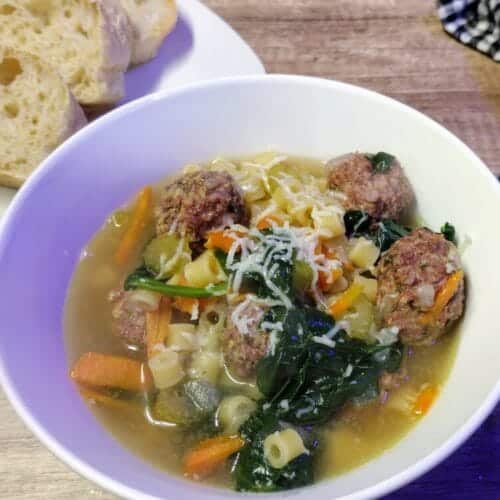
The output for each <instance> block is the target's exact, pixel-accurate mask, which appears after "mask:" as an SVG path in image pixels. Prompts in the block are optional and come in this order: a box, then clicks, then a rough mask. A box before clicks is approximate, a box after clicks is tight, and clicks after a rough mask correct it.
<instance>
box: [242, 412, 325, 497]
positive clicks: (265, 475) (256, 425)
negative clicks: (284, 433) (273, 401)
mask: <svg viewBox="0 0 500 500" xmlns="http://www.w3.org/2000/svg"><path fill="white" fill-rule="evenodd" d="M283 428H284V426H283V424H282V423H281V422H280V420H279V418H278V417H277V415H275V414H273V413H272V412H271V411H269V410H264V409H263V407H261V408H260V409H259V410H258V411H257V412H256V413H255V414H254V415H252V416H251V417H250V418H249V419H248V420H247V421H246V422H245V424H243V426H242V428H241V429H240V434H241V435H242V437H243V438H245V439H246V441H247V444H246V445H245V446H244V447H243V448H242V450H241V451H240V452H239V454H238V458H237V460H236V465H235V468H234V473H233V474H234V476H233V477H234V479H235V481H236V489H237V490H238V491H256V492H271V491H279V490H287V489H290V488H298V487H300V486H305V485H307V484H311V483H312V482H313V481H314V469H313V453H314V448H315V442H314V440H313V439H309V440H307V439H305V441H306V442H305V445H306V447H307V448H308V449H309V454H306V453H304V454H302V455H300V456H298V457H297V458H296V459H295V460H292V461H291V462H290V463H289V464H288V465H286V466H285V467H283V468H282V469H275V468H274V467H271V465H270V464H269V463H268V462H267V461H266V459H265V457H264V440H265V438H266V437H267V436H269V435H270V434H272V433H273V432H276V431H280V430H282V429H283ZM307 441H309V442H307Z"/></svg>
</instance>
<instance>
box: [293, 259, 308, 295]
mask: <svg viewBox="0 0 500 500" xmlns="http://www.w3.org/2000/svg"><path fill="white" fill-rule="evenodd" d="M312 280H313V270H312V269H311V266H310V265H309V264H308V263H307V262H304V261H303V260H296V261H295V264H294V266H293V274H292V286H293V289H294V290H295V291H296V292H299V293H300V292H304V291H306V290H309V289H310V288H311V283H312Z"/></svg>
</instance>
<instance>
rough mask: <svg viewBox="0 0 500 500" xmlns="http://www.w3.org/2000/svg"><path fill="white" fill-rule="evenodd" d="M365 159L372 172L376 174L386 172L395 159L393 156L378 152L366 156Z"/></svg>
mask: <svg viewBox="0 0 500 500" xmlns="http://www.w3.org/2000/svg"><path fill="white" fill-rule="evenodd" d="M366 157H367V158H368V159H369V160H370V162H371V164H372V167H373V171H374V172H375V173H376V174H385V173H386V172H388V171H389V170H390V169H391V167H392V164H393V163H394V160H395V159H396V157H395V156H393V155H390V154H389V153H384V152H383V151H380V152H379V153H377V154H375V155H366Z"/></svg>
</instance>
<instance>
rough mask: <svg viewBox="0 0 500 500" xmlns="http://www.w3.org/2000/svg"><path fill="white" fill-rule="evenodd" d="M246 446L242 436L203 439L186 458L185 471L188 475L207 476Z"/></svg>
mask: <svg viewBox="0 0 500 500" xmlns="http://www.w3.org/2000/svg"><path fill="white" fill-rule="evenodd" d="M243 446H245V440H244V439H242V438H241V437H240V436H218V437H215V438H211V439H206V440H204V441H201V442H200V443H199V444H198V446H197V447H196V448H195V449H194V450H191V451H190V452H189V453H188V454H187V455H186V457H185V459H184V473H185V474H186V475H188V476H206V475H208V474H210V473H211V472H213V471H214V470H215V469H216V468H217V466H219V465H220V464H222V463H223V462H224V461H225V460H226V459H228V458H229V457H230V456H231V455H233V454H234V453H236V452H237V451H239V450H241V448H243Z"/></svg>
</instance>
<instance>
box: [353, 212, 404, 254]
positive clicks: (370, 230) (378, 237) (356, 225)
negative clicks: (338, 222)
mask: <svg viewBox="0 0 500 500" xmlns="http://www.w3.org/2000/svg"><path fill="white" fill-rule="evenodd" d="M344 224H345V228H346V235H347V237H349V238H358V237H360V236H364V237H365V238H368V239H370V240H372V241H373V242H374V243H375V245H377V246H378V247H379V248H380V251H381V252H384V251H385V250H388V249H389V248H390V247H391V246H392V244H393V243H395V242H396V241H397V240H399V239H400V238H402V237H403V236H407V235H408V234H410V232H411V229H410V228H408V227H404V226H401V225H400V224H398V223H397V222H395V221H393V220H391V219H382V220H380V221H377V220H376V219H374V218H373V217H372V216H371V215H369V214H367V213H366V212H363V211H362V210H348V211H347V212H346V213H345V214H344Z"/></svg>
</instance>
